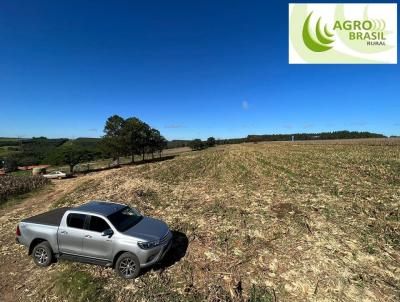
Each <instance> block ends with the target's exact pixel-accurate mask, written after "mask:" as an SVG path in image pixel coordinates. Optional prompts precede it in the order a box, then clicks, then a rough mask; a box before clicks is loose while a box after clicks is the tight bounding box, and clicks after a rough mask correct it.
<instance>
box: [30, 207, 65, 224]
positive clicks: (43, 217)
mask: <svg viewBox="0 0 400 302" xmlns="http://www.w3.org/2000/svg"><path fill="white" fill-rule="evenodd" d="M69 209H71V208H67V207H66V208H58V209H54V210H51V211H48V212H45V213H42V214H39V215H36V216H33V217H29V218H26V219H23V220H22V222H29V223H38V224H45V225H53V226H59V225H60V223H61V219H62V218H63V216H64V213H65V212H66V211H68V210H69Z"/></svg>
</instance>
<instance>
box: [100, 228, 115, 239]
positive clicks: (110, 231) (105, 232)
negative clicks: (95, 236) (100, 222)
mask: <svg viewBox="0 0 400 302" xmlns="http://www.w3.org/2000/svg"><path fill="white" fill-rule="evenodd" d="M112 235H114V231H113V230H112V229H107V230H104V231H103V232H102V233H101V236H108V237H111V236H112Z"/></svg>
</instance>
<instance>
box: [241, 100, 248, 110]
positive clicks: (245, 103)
mask: <svg viewBox="0 0 400 302" xmlns="http://www.w3.org/2000/svg"><path fill="white" fill-rule="evenodd" d="M242 108H243V109H244V110H247V109H249V103H248V102H247V101H243V102H242Z"/></svg>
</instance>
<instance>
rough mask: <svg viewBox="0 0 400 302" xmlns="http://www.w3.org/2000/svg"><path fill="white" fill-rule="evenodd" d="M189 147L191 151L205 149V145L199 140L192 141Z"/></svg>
mask: <svg viewBox="0 0 400 302" xmlns="http://www.w3.org/2000/svg"><path fill="white" fill-rule="evenodd" d="M189 146H190V148H192V150H201V149H204V148H205V144H204V143H203V142H202V141H201V139H199V138H196V139H194V140H192V141H191V142H190V144H189Z"/></svg>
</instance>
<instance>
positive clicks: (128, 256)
mask: <svg viewBox="0 0 400 302" xmlns="http://www.w3.org/2000/svg"><path fill="white" fill-rule="evenodd" d="M115 270H116V271H117V273H118V275H120V276H121V277H122V278H124V279H133V278H136V277H137V276H138V275H139V273H140V263H139V259H138V258H137V257H136V256H135V255H134V254H132V253H129V252H126V253H123V254H122V255H121V256H119V258H118V260H117V262H116V263H115Z"/></svg>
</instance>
